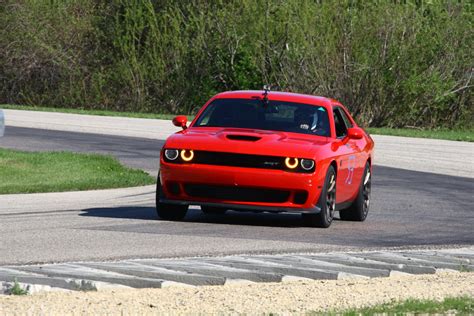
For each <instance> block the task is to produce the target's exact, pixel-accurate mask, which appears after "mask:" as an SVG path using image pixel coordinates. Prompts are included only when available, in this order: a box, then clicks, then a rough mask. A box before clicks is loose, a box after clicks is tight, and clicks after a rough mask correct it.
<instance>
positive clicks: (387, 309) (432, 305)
mask: <svg viewBox="0 0 474 316" xmlns="http://www.w3.org/2000/svg"><path fill="white" fill-rule="evenodd" d="M473 312H474V299H473V298H472V297H469V296H463V297H453V298H449V297H448V298H445V299H444V300H442V301H435V300H416V299H409V300H406V301H402V302H394V303H388V304H381V305H377V306H373V307H366V308H359V309H351V310H347V311H339V312H332V313H327V312H325V313H324V314H326V315H345V316H352V315H354V316H356V315H407V314H408V315H420V314H424V315H434V314H437V315H442V314H453V315H472V313H473ZM318 314H319V313H310V314H309V315H318Z"/></svg>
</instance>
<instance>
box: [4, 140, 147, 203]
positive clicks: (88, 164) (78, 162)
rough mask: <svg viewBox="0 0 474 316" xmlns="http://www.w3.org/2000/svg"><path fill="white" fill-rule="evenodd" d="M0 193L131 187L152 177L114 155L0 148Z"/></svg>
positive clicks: (144, 182) (145, 183)
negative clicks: (120, 160) (125, 165)
mask: <svg viewBox="0 0 474 316" xmlns="http://www.w3.org/2000/svg"><path fill="white" fill-rule="evenodd" d="M0 179H1V181H0V194H13V193H33V192H60V191H80V190H93V189H108V188H121V187H133V186H140V185H147V184H152V183H154V182H155V180H154V179H153V178H152V177H151V176H149V175H148V174H147V173H145V172H144V171H141V170H134V169H130V168H127V167H124V166H122V165H121V164H120V163H119V162H118V161H117V160H116V159H115V158H112V157H110V156H102V155H97V154H78V153H71V152H41V153H38V152H22V151H16V150H10V149H0Z"/></svg>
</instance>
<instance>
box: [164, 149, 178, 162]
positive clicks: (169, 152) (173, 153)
mask: <svg viewBox="0 0 474 316" xmlns="http://www.w3.org/2000/svg"><path fill="white" fill-rule="evenodd" d="M178 156H179V151H178V150H177V149H165V157H166V159H168V160H176V159H177V158H178Z"/></svg>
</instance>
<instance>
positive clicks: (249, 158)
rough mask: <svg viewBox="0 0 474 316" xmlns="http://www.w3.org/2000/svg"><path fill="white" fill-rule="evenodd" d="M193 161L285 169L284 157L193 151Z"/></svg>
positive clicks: (207, 163)
mask: <svg viewBox="0 0 474 316" xmlns="http://www.w3.org/2000/svg"><path fill="white" fill-rule="evenodd" d="M193 163H197V164H206V165H217V166H235V167H244V168H262V169H275V170H283V169H286V168H285V158H282V157H275V156H260V155H247V154H234V153H224V152H210V151H195V152H194V159H193Z"/></svg>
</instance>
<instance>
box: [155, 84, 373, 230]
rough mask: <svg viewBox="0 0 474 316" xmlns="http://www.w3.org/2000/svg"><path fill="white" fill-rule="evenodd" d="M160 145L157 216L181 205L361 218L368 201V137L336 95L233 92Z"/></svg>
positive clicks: (324, 223) (323, 222)
mask: <svg viewBox="0 0 474 316" xmlns="http://www.w3.org/2000/svg"><path fill="white" fill-rule="evenodd" d="M173 124H174V125H176V126H179V127H182V128H183V130H182V131H180V132H178V133H176V134H173V135H172V136H170V137H169V138H168V139H167V140H166V143H165V145H164V146H163V149H162V151H161V157H160V160H161V164H160V172H159V175H158V181H157V182H158V184H157V192H156V209H157V213H158V216H159V217H161V218H163V219H166V220H181V219H183V218H184V216H185V215H186V212H187V210H188V206H189V205H200V207H201V209H202V211H203V212H204V213H208V214H209V213H211V214H223V213H225V212H226V211H227V210H235V211H253V212H293V213H301V214H302V216H303V219H304V220H305V221H306V222H307V224H309V225H310V226H318V227H329V226H330V225H331V223H332V221H333V218H334V214H335V212H336V211H339V214H340V218H341V219H343V220H354V221H363V220H365V219H366V217H367V213H368V210H369V203H370V190H371V175H372V155H373V147H374V142H373V140H372V138H371V137H370V136H369V135H368V134H367V133H366V132H365V131H364V130H363V129H361V128H360V127H358V126H357V124H356V122H355V121H354V119H353V118H352V117H351V115H350V114H349V112H348V111H347V109H346V108H345V107H344V106H343V105H342V104H341V103H339V102H338V101H336V100H333V99H329V98H324V97H318V96H310V95H304V94H295V93H286V92H273V91H272V92H269V91H268V90H264V91H231V92H224V93H220V94H218V95H216V96H214V97H213V98H211V99H210V100H209V101H208V102H207V103H206V104H205V105H204V107H202V109H201V110H200V111H199V113H198V114H197V115H196V118H195V119H194V120H193V121H192V122H191V124H190V125H189V127H187V126H186V124H187V119H186V117H185V116H177V117H175V118H174V119H173Z"/></svg>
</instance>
